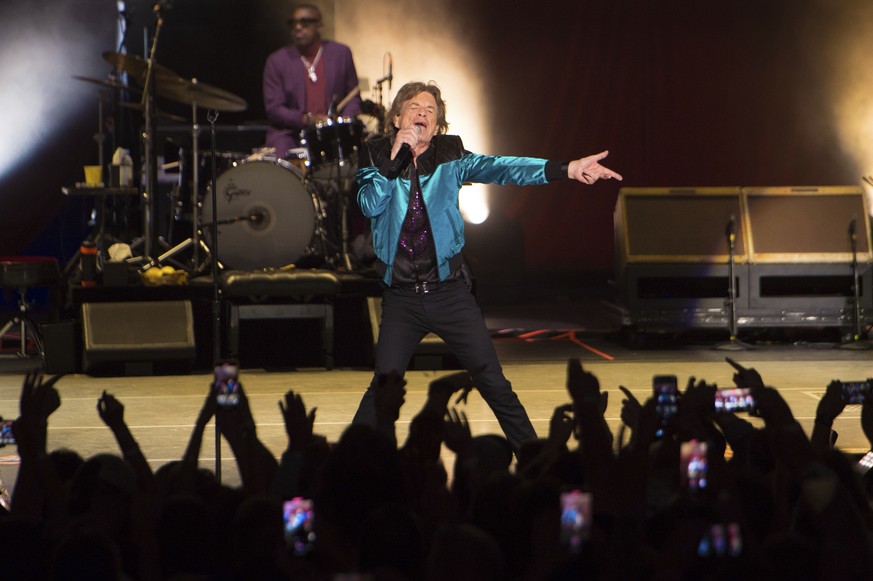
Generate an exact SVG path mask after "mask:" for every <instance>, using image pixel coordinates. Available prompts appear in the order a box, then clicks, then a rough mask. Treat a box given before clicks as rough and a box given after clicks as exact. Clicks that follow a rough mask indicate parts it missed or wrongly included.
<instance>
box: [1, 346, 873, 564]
mask: <svg viewBox="0 0 873 581" xmlns="http://www.w3.org/2000/svg"><path fill="white" fill-rule="evenodd" d="M732 364H733V365H734V366H735V368H736V370H737V371H736V373H735V375H734V378H733V379H734V383H735V384H736V385H737V386H739V387H745V388H749V390H750V393H751V398H752V400H753V401H754V408H753V409H752V410H751V411H750V412H749V413H751V414H752V415H756V416H759V417H760V419H761V421H754V422H753V421H749V419H748V418H747V417H744V412H740V413H736V412H733V411H725V410H717V409H716V407H715V404H714V402H715V399H716V393H717V391H718V389H717V388H716V387H715V386H714V385H710V384H708V383H707V382H706V381H705V380H698V379H696V378H693V377H692V378H689V379H688V382H687V385H686V387H685V389H684V390H683V391H682V392H681V393H680V399H679V404H678V412H677V413H676V414H675V415H674V416H673V421H672V422H670V423H668V424H667V425H666V426H665V424H664V423H663V422H662V421H661V420H660V418H659V417H658V413H659V412H658V406H657V405H656V403H657V402H656V401H655V399H653V398H652V399H649V400H647V401H643V402H641V401H638V400H637V399H636V398H635V397H634V396H633V394H632V393H631V392H630V391H629V390H628V389H626V388H624V387H623V386H617V387H618V392H620V393H621V394H623V400H622V407H621V420H622V425H621V428H620V429H619V430H618V433H617V434H613V433H612V432H611V430H610V428H609V426H608V425H607V423H606V421H605V419H604V412H605V410H606V405H607V401H608V400H607V396H608V392H607V391H604V390H602V389H601V386H600V383H599V381H598V379H597V378H596V377H595V376H594V375H593V374H592V373H589V372H588V371H586V370H585V369H584V368H583V367H582V365H581V364H580V362H579V361H578V360H575V359H571V360H570V361H569V362H568V365H567V395H568V401H567V403H565V404H561V405H559V406H557V407H556V408H555V410H554V414H553V416H552V419H551V422H550V424H549V431H548V434H547V435H546V436H545V437H543V438H541V439H538V440H533V441H529V442H526V443H525V444H524V445H523V446H522V447H521V448H520V449H519V450H518V452H517V453H515V452H514V450H513V448H512V446H510V445H509V442H507V440H506V439H505V438H504V437H503V436H502V435H501V436H498V435H490V434H489V435H478V436H473V435H472V434H471V431H470V427H469V424H468V422H467V418H466V415H465V414H464V412H463V411H462V410H459V409H458V408H457V407H456V406H457V404H459V403H460V402H462V401H464V399H465V397H466V395H467V393H469V390H470V378H469V376H468V375H467V374H466V373H454V374H449V375H445V376H442V377H440V378H438V379H436V380H434V381H433V382H431V384H430V386H429V390H428V394H427V399H426V401H425V403H424V405H423V406H422V408H421V410H420V411H419V412H418V414H417V415H416V416H415V417H414V418H413V420H412V421H411V424H410V427H409V430H408V435H407V437H406V440H405V441H404V442H402V443H399V442H398V441H397V438H396V432H395V429H394V424H395V422H396V421H397V419H398V417H399V412H400V407H401V406H402V405H403V402H404V399H405V394H406V389H405V381H404V380H403V379H402V378H401V377H400V376H398V375H397V374H394V373H392V374H388V375H386V376H383V377H380V378H378V380H377V381H376V382H375V383H374V385H375V393H374V401H375V408H376V416H377V422H376V425H375V426H369V425H360V424H353V425H349V426H348V427H347V428H346V429H345V431H344V432H343V433H342V435H341V437H340V438H339V439H338V441H336V442H329V441H328V440H327V439H326V438H325V437H323V436H321V435H319V434H318V433H316V431H315V427H316V410H315V409H314V408H313V409H307V408H306V406H305V404H304V402H303V399H302V397H301V396H300V395H299V394H298V393H295V392H294V391H293V390H289V391H288V392H287V393H286V394H285V396H284V398H283V400H282V401H280V402H279V412H280V414H281V417H282V419H283V420H284V425H285V429H286V433H287V435H288V446H287V448H286V449H285V451H284V452H283V453H282V455H281V458H280V459H279V460H278V461H277V460H276V458H275V457H274V456H273V454H272V453H271V452H270V451H269V450H268V449H267V447H266V446H265V445H264V444H263V443H262V442H261V440H259V438H258V433H257V426H256V424H255V421H254V418H253V416H252V413H251V410H250V408H249V404H248V400H247V398H246V395H245V390H244V389H242V388H241V390H240V401H239V404H238V405H237V406H235V407H232V408H231V407H223V406H220V405H218V404H217V402H216V398H215V395H214V393H213V390H212V389H209V390H207V391H208V394H207V396H206V398H205V401H204V403H203V406H202V409H201V411H200V413H199V415H198V417H197V418H196V421H195V423H194V429H193V431H192V434H191V437H190V441H189V443H188V446H187V448H186V450H185V453H184V456H183V457H182V458H181V459H180V460H178V461H176V462H172V463H169V464H165V465H163V466H161V467H160V468H159V469H158V470H156V471H154V472H153V471H152V470H151V468H150V465H149V463H148V461H147V460H146V458H145V456H144V455H143V453H142V451H141V449H140V447H139V445H138V444H137V441H136V439H135V437H134V435H133V434H132V433H131V431H130V430H129V429H128V426H127V424H126V422H125V419H124V406H123V405H122V403H121V402H120V401H119V400H118V399H117V398H115V397H114V396H113V395H112V394H109V393H106V392H103V394H102V395H101V397H100V398H99V400H98V402H97V410H98V413H99V416H100V418H101V419H102V421H103V422H104V423H105V424H106V426H107V427H108V428H109V430H110V431H111V432H112V434H113V435H114V437H115V439H116V441H117V443H118V448H119V453H118V454H106V453H101V454H97V455H94V456H93V457H90V458H82V457H81V456H80V455H79V454H77V453H76V452H75V451H73V450H64V449H60V450H52V451H49V450H47V442H46V433H47V427H48V423H49V421H50V418H51V415H52V414H53V413H54V412H55V411H56V410H57V409H58V408H59V407H60V405H61V398H60V396H59V394H58V390H57V389H56V388H55V385H56V383H57V382H58V380H59V376H54V377H45V376H43V375H42V374H40V373H38V372H30V373H28V374H27V375H26V376H25V378H24V381H23V385H22V390H21V398H20V415H19V417H18V418H17V419H16V420H15V422H14V424H13V431H14V436H15V439H16V443H17V446H18V453H19V455H20V458H21V464H20V469H19V472H18V476H17V479H16V481H15V488H14V491H13V494H12V495H11V499H12V502H11V506H10V507H9V509H8V510H6V509H2V512H0V571H2V573H0V575H2V578H3V579H4V580H12V579H29V580H44V579H45V580H60V579H76V580H82V579H88V580H95V579H96V580H103V579H107V580H127V579H130V580H140V579H142V580H153V579H154V580H172V581H182V580H212V579H215V580H248V579H252V580H254V579H258V580H274V579H275V580H285V579H314V580H320V579H349V580H351V579H372V580H382V579H384V580H390V581H395V580H416V579H425V580H428V581H430V580H437V579H452V580H471V581H472V580H476V581H480V580H491V579H493V580H503V579H509V580H541V579H548V580H562V579H769V580H772V579H873V544H871V540H873V536H871V533H873V509H871V499H873V496H871V494H873V478H871V476H873V475H870V474H869V473H867V472H864V471H863V470H861V469H860V468H859V465H858V463H857V462H856V459H855V458H852V457H850V456H848V455H847V454H845V453H843V452H841V451H839V450H837V449H836V448H835V447H834V437H833V433H832V425H833V421H834V419H835V418H836V417H837V416H839V414H841V413H842V412H843V410H844V408H845V406H846V399H845V396H844V394H843V392H842V389H841V387H842V386H841V384H840V382H836V381H834V382H832V383H831V384H829V385H828V386H827V388H826V391H825V394H824V396H823V397H822V399H821V400H820V402H819V404H818V409H817V414H816V420H815V424H814V426H813V429H812V433H811V434H809V435H807V434H806V433H805V432H804V430H803V429H802V427H801V425H800V424H799V423H798V422H797V421H796V420H795V418H794V416H793V415H792V413H791V410H790V408H789V406H788V405H787V404H786V402H785V400H784V399H783V398H782V397H781V396H780V394H779V391H778V390H777V389H775V388H773V387H770V386H767V385H766V384H765V382H764V380H763V379H762V377H761V376H760V374H759V373H758V372H757V371H755V370H754V369H746V368H743V367H742V366H740V365H738V364H736V363H732ZM459 392H460V393H459ZM458 393H459V395H457V396H456V394H458ZM614 393H615V392H614ZM453 397H455V398H456V399H455V402H454V403H455V405H452V398H453ZM213 418H214V419H215V421H216V425H217V427H218V431H219V433H220V435H221V437H223V438H224V439H225V440H226V441H227V443H228V445H229V446H230V448H231V450H232V451H233V455H234V459H235V461H236V463H237V466H238V469H239V474H240V481H241V484H240V486H238V487H230V486H228V485H226V484H222V483H221V482H219V481H218V479H216V478H215V475H214V474H213V473H212V472H211V471H209V470H207V469H204V468H202V467H200V466H199V465H198V458H199V455H200V449H201V445H202V442H203V435H204V430H205V428H206V426H207V424H208V423H209V422H210V421H211V420H212V419H213ZM861 425H862V429H863V431H864V433H865V435H866V436H867V438H868V440H869V441H870V442H871V444H873V399H871V398H867V399H866V400H865V401H864V402H863V403H862V404H861ZM658 427H664V428H665V429H664V434H663V436H661V437H656V433H657V432H658V429H657V428H658ZM443 445H445V446H446V447H447V448H448V449H450V450H451V451H452V452H454V455H455V463H454V466H453V469H452V475H453V477H452V479H451V481H449V478H448V471H447V470H446V467H445V466H444V465H443V462H442V460H441V457H440V451H441V449H442V446H443ZM300 499H306V501H305V502H301V501H300ZM289 503H293V504H289ZM310 503H311V504H310Z"/></svg>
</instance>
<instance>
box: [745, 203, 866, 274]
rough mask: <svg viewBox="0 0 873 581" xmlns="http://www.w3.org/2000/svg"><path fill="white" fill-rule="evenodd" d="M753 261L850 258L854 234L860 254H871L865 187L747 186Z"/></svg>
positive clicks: (860, 256) (818, 260)
mask: <svg viewBox="0 0 873 581" xmlns="http://www.w3.org/2000/svg"><path fill="white" fill-rule="evenodd" d="M743 197H744V198H745V203H746V208H747V211H748V214H747V222H748V229H749V233H750V240H751V252H750V258H749V259H750V261H752V262H762V263H764V262H766V263H833V262H843V263H849V262H851V260H852V254H851V252H852V248H851V237H852V235H853V234H854V237H855V244H856V251H857V256H858V260H859V261H861V262H867V261H869V260H870V258H871V254H870V221H869V219H868V214H867V208H866V204H865V197H864V192H863V190H861V188H859V187H853V186H828V187H807V188H802V187H793V188H792V187H774V188H743Z"/></svg>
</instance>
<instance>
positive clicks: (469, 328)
mask: <svg viewBox="0 0 873 581" xmlns="http://www.w3.org/2000/svg"><path fill="white" fill-rule="evenodd" d="M447 131H448V122H447V121H446V106H445V103H444V102H443V99H442V96H441V93H440V89H439V87H437V86H436V85H435V84H432V83H428V84H425V83H420V82H414V83H407V84H405V85H404V86H403V87H401V88H400V90H399V91H398V93H397V96H396V97H395V99H394V102H393V104H392V105H391V109H390V110H389V111H388V115H387V117H386V129H385V137H382V138H378V139H373V140H371V141H369V142H368V143H367V144H366V146H365V148H364V152H363V153H362V155H361V157H360V160H359V165H360V169H359V170H358V172H357V176H356V177H357V180H358V185H359V190H358V204H359V205H360V207H361V211H362V212H363V214H364V216H366V217H367V218H369V220H370V225H371V228H372V231H373V245H374V248H375V252H376V257H377V259H378V260H377V261H376V267H377V270H378V271H379V273H380V275H381V276H382V282H383V283H384V285H385V289H384V293H383V295H382V321H381V323H380V327H379V342H378V345H377V346H376V364H375V367H376V370H375V375H374V379H373V382H372V383H371V385H370V387H369V388H368V389H367V391H366V392H365V393H364V396H363V398H362V399H361V403H360V406H359V408H358V411H357V413H356V414H355V418H354V420H353V421H354V422H361V423H368V424H370V425H375V423H376V420H375V410H374V407H373V386H374V385H375V381H377V379H378V378H379V377H381V376H382V375H385V374H388V372H390V371H392V370H393V371H397V372H398V373H400V374H401V375H402V374H404V373H405V372H406V368H407V366H408V364H409V360H410V359H411V357H412V355H413V352H414V351H415V348H416V346H417V345H418V343H419V341H421V339H422V338H423V337H424V336H425V335H426V334H427V333H428V332H433V333H435V334H436V335H438V336H439V337H441V338H442V339H443V341H445V342H446V344H447V345H448V346H449V347H450V348H451V349H452V351H453V352H454V354H455V356H456V357H457V358H458V361H460V362H461V364H462V365H463V366H464V367H465V368H466V369H467V371H469V372H470V374H471V376H472V378H473V384H474V386H475V387H476V388H477V389H478V390H479V392H480V393H481V395H482V397H483V399H484V400H485V401H486V402H487V403H488V405H489V406H490V407H491V409H492V411H493V412H494V415H495V416H496V417H497V420H498V422H499V423H500V426H501V428H502V429H503V431H504V433H505V434H506V438H507V439H508V440H509V442H510V443H511V444H512V446H513V448H515V450H516V451H518V449H519V447H520V446H521V445H522V444H523V443H524V442H525V441H527V440H530V439H534V438H536V437H537V435H536V432H535V431H534V428H533V426H532V425H531V422H530V419H529V418H528V416H527V412H526V411H525V409H524V407H523V406H522V405H521V402H520V401H519V399H518V397H517V396H516V394H515V392H513V391H512V386H511V384H510V383H509V381H508V380H507V379H506V377H505V376H504V375H503V370H502V368H501V366H500V362H499V361H498V359H497V351H496V350H495V348H494V344H493V343H492V341H491V336H490V334H489V333H488V329H487V328H486V327H485V322H484V319H483V318H482V314H481V312H480V310H479V307H478V305H477V304H476V301H475V298H474V297H473V295H472V294H471V293H470V286H471V281H470V275H469V271H468V270H467V268H466V267H465V266H464V264H463V257H462V255H461V251H462V249H463V248H464V220H463V218H462V217H461V213H460V211H459V210H458V195H459V193H460V189H461V185H462V184H463V183H464V182H476V183H496V184H507V183H511V184H516V185H537V184H545V183H548V182H550V181H555V180H560V179H566V178H570V179H575V180H578V181H580V182H583V183H586V184H593V183H594V182H596V181H597V180H598V179H610V178H615V179H618V180H620V179H621V176H620V175H619V174H617V173H615V172H614V171H612V170H610V169H608V168H606V167H604V166H602V165H600V163H599V162H600V160H601V159H603V158H604V157H606V155H607V152H605V151H604V152H602V153H598V154H596V155H590V156H588V157H583V158H581V159H577V160H574V161H571V162H569V163H561V162H558V161H547V160H545V159H538V158H531V157H508V156H489V155H480V154H476V153H470V152H469V151H466V150H465V149H464V146H463V143H462V142H461V138H460V137H459V136H456V135H446V132H447Z"/></svg>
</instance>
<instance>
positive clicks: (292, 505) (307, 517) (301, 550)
mask: <svg viewBox="0 0 873 581" xmlns="http://www.w3.org/2000/svg"><path fill="white" fill-rule="evenodd" d="M282 508H283V510H282V514H283V520H284V523H285V541H286V542H287V543H288V546H289V547H291V549H292V550H293V551H294V554H295V555H297V556H300V557H302V556H304V555H307V554H309V553H310V552H311V551H312V549H314V548H315V530H314V529H313V523H314V521H315V511H314V506H313V503H312V500H311V499H309V498H301V497H299V496H298V497H296V498H292V499H291V500H286V501H285V502H284V503H283V506H282Z"/></svg>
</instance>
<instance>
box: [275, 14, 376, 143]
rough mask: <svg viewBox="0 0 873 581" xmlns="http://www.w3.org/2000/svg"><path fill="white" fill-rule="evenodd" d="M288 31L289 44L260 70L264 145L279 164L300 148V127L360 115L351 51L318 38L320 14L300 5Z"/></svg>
mask: <svg viewBox="0 0 873 581" xmlns="http://www.w3.org/2000/svg"><path fill="white" fill-rule="evenodd" d="M288 26H290V28H291V38H292V44H290V45H287V46H284V47H282V48H280V49H279V50H277V51H276V52H274V53H272V54H271V55H270V56H269V57H267V62H266V64H265V65H264V108H265V110H266V113H267V122H268V124H269V128H268V129H267V137H266V145H267V147H272V148H275V152H276V155H277V156H278V157H282V158H287V157H288V155H289V151H290V150H292V149H296V148H298V147H299V146H300V132H301V130H302V129H303V128H304V127H307V126H312V125H316V124H318V123H320V122H324V121H327V120H328V118H329V116H336V117H352V118H354V117H356V116H357V115H358V114H359V113H360V112H361V98H360V96H359V95H358V93H357V89H358V74H357V72H356V71H355V63H354V61H353V60H352V51H351V50H350V49H349V47H347V46H346V45H344V44H340V43H338V42H334V41H331V40H324V39H322V38H321V34H322V31H323V29H324V24H323V22H322V17H321V10H319V9H318V7H317V6H313V5H312V4H298V5H296V6H295V8H294V10H293V12H292V16H291V19H290V20H289V21H288ZM335 109H338V110H335Z"/></svg>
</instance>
